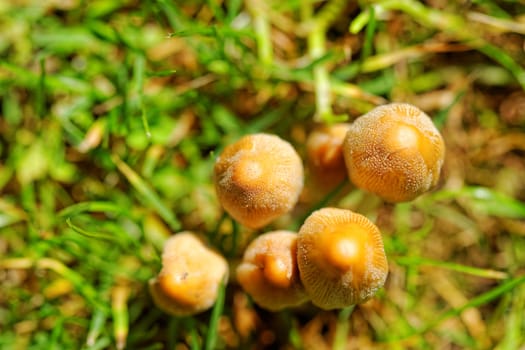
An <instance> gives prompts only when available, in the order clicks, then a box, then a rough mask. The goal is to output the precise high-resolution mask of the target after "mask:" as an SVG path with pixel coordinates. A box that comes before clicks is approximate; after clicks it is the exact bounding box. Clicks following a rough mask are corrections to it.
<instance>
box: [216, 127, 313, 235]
mask: <svg viewBox="0 0 525 350" xmlns="http://www.w3.org/2000/svg"><path fill="white" fill-rule="evenodd" d="M303 178H304V175H303V164H302V161H301V158H300V157H299V155H298V154H297V152H296V151H295V149H294V148H293V147H292V145H290V144H289V143H288V142H286V141H284V140H283V139H281V138H279V137H278V136H275V135H269V134H252V135H247V136H244V137H243V138H241V139H240V140H238V141H237V142H235V143H233V144H231V145H229V146H227V147H226V148H225V149H224V151H223V152H222V154H221V155H220V156H219V157H218V158H217V161H216V163H215V167H214V182H215V189H216V192H217V196H218V198H219V201H220V203H221V204H222V206H223V207H224V209H225V210H226V211H227V212H228V213H229V214H230V215H231V216H232V217H233V218H234V219H235V220H237V221H238V222H240V223H241V224H243V225H245V226H246V227H249V228H253V229H256V228H260V227H262V226H264V225H266V224H268V223H270V222H271V221H273V220H274V219H276V218H278V217H279V216H281V215H283V214H285V213H287V212H289V211H290V210H292V208H293V207H294V206H295V204H296V203H297V200H298V198H299V194H300V193H301V190H302V188H303Z"/></svg>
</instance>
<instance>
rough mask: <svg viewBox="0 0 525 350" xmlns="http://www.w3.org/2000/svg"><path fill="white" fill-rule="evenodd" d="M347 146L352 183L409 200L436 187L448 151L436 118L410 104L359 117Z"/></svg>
mask: <svg viewBox="0 0 525 350" xmlns="http://www.w3.org/2000/svg"><path fill="white" fill-rule="evenodd" d="M343 147H344V156H345V161H346V166H347V168H348V174H349V176H350V179H351V180H352V182H353V183H354V184H355V185H356V186H357V187H360V188H362V189H364V190H366V191H369V192H372V193H375V194H377V195H378V196H380V197H382V198H383V199H385V200H387V201H390V202H402V201H410V200H412V199H414V198H416V197H417V196H419V195H420V194H422V193H423V192H426V191H428V190H429V189H430V188H432V187H433V186H435V185H436V184H437V182H438V180H439V175H440V172H441V166H442V165H443V160H444V156H445V144H444V142H443V138H442V137H441V134H440V133H439V131H438V130H437V129H436V127H435V126H434V124H433V123H432V120H431V119H430V118H429V117H428V116H427V115H426V114H425V113H423V112H422V111H421V110H420V109H418V108H417V107H414V106H412V105H410V104H407V103H392V104H388V105H384V106H379V107H376V108H375V109H373V110H372V111H370V112H368V113H367V114H365V115H363V116H361V117H359V118H357V119H356V120H355V121H354V123H352V125H351V127H350V129H349V131H348V133H347V135H346V138H345V141H344V144H343Z"/></svg>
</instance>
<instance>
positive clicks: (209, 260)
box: [149, 231, 228, 316]
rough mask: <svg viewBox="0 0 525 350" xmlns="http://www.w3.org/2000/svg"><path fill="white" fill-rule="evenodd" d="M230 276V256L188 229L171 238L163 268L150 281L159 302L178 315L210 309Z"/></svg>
mask: <svg viewBox="0 0 525 350" xmlns="http://www.w3.org/2000/svg"><path fill="white" fill-rule="evenodd" d="M227 279H228V263H227V262H226V259H224V257H222V256H221V255H219V254H218V253H216V252H215V251H213V250H211V249H210V248H208V247H207V246H205V245H204V243H203V242H202V241H200V240H199V239H198V238H197V236H196V235H195V234H194V233H192V232H188V231H184V232H181V233H178V234H176V235H174V236H172V237H171V238H169V239H168V240H167V241H166V243H165V245H164V249H163V252H162V269H161V271H160V273H159V275H158V276H157V277H156V278H154V279H151V280H150V282H149V287H150V292H151V295H152V297H153V301H154V302H155V304H156V305H157V306H158V307H159V308H160V309H162V310H164V311H165V312H167V313H170V314H172V315H175V316H187V315H193V314H196V313H199V312H202V311H205V310H207V309H209V308H210V307H211V306H212V305H213V304H214V303H215V300H216V299H217V293H218V290H219V286H220V284H221V283H226V281H227Z"/></svg>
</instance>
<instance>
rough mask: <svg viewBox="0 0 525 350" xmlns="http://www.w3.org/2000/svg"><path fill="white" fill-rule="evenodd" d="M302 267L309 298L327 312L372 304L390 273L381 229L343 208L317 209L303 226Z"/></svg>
mask: <svg viewBox="0 0 525 350" xmlns="http://www.w3.org/2000/svg"><path fill="white" fill-rule="evenodd" d="M297 265H298V267H299V272H300V276H301V281H302V282H303V285H304V288H305V290H306V292H307V294H308V296H309V297H310V299H311V300H312V302H313V303H314V304H315V305H317V306H319V307H320V308H323V309H336V308H343V307H347V306H350V305H354V304H358V303H362V302H364V301H366V300H367V299H369V298H371V297H372V296H373V295H374V294H375V293H376V292H377V290H378V289H379V288H381V287H382V286H383V284H384V283H385V280H386V277H387V274H388V263H387V259H386V255H385V251H384V248H383V240H382V238H381V233H380V232H379V229H378V228H377V226H375V225H374V224H373V223H372V222H371V221H370V220H368V219H367V218H366V217H364V216H363V215H360V214H356V213H354V212H352V211H350V210H345V209H337V208H323V209H320V210H317V211H315V212H313V213H312V214H311V215H310V216H309V217H308V218H307V219H306V221H305V222H304V224H303V226H301V229H300V230H299V233H298V236H297Z"/></svg>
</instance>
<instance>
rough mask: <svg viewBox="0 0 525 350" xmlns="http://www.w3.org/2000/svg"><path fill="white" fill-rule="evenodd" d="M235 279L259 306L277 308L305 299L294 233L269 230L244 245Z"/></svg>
mask: <svg viewBox="0 0 525 350" xmlns="http://www.w3.org/2000/svg"><path fill="white" fill-rule="evenodd" d="M236 275H237V281H238V282H239V284H240V285H241V287H242V288H243V289H244V291H246V293H248V294H249V295H251V297H252V298H253V300H254V301H255V302H256V303H257V304H258V305H259V306H261V307H263V308H265V309H268V310H272V311H276V310H280V309H283V308H286V307H289V306H296V305H299V304H302V303H303V302H305V301H307V300H308V297H307V295H306V292H305V291H304V287H303V286H302V284H301V280H300V278H299V270H298V268H297V234H296V233H294V232H290V231H272V232H267V233H265V234H262V235H260V236H258V237H257V238H256V239H254V240H253V241H252V242H251V243H250V244H249V245H248V247H247V248H246V250H245V252H244V257H243V260H242V262H241V264H240V265H239V266H238V267H237V271H236Z"/></svg>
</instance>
